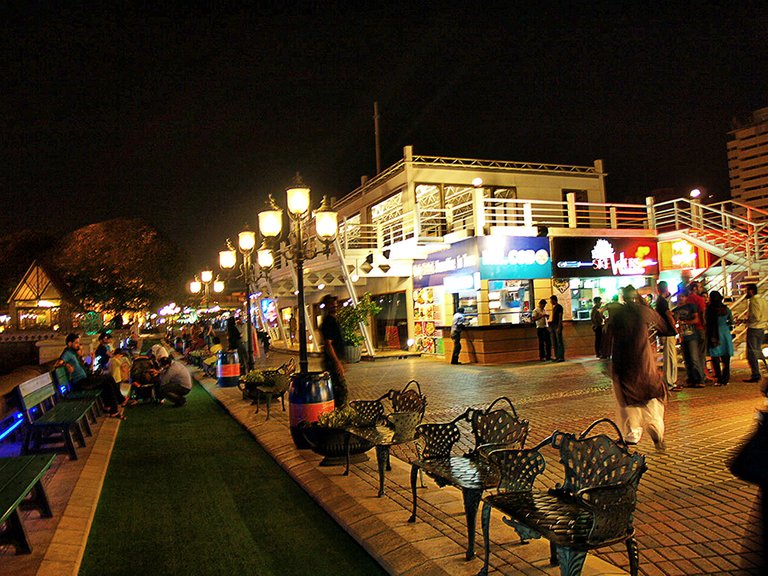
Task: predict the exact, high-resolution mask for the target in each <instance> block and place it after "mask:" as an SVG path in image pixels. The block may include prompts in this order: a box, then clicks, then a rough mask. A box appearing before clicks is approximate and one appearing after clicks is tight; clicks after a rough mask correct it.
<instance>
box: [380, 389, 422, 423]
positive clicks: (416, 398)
mask: <svg viewBox="0 0 768 576" xmlns="http://www.w3.org/2000/svg"><path fill="white" fill-rule="evenodd" d="M388 396H389V400H390V402H391V403H392V411H393V412H418V413H419V414H420V415H421V418H420V419H419V421H421V419H423V418H424V412H426V410H427V397H426V396H424V395H423V394H422V393H421V386H420V385H419V383H418V382H417V381H416V380H411V381H410V382H408V384H406V385H405V386H404V387H403V389H402V390H390V391H389V393H388Z"/></svg>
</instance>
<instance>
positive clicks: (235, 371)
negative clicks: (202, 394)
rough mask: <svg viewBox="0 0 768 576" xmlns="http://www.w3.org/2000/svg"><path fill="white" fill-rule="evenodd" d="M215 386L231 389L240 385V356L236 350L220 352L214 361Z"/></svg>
mask: <svg viewBox="0 0 768 576" xmlns="http://www.w3.org/2000/svg"><path fill="white" fill-rule="evenodd" d="M216 378H218V382H217V384H218V385H219V386H220V387H221V388H231V387H232V386H237V385H238V384H239V383H240V356H239V355H238V354H237V350H222V351H221V352H219V359H218V360H217V361H216Z"/></svg>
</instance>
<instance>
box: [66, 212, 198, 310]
mask: <svg viewBox="0 0 768 576" xmlns="http://www.w3.org/2000/svg"><path fill="white" fill-rule="evenodd" d="M51 261H52V262H53V264H54V266H55V267H56V269H57V270H58V272H59V274H60V275H61V276H62V278H63V279H64V280H65V281H66V283H67V284H68V285H69V287H70V289H71V291H72V294H73V295H74V296H75V297H76V298H77V299H79V300H80V301H81V303H82V306H83V307H84V308H86V309H91V310H98V311H104V312H125V311H129V310H144V309H147V308H152V307H155V306H157V305H162V304H165V303H167V302H169V301H171V300H174V299H176V297H177V296H178V294H177V292H178V291H179V289H178V287H180V286H183V285H184V279H185V278H186V276H187V272H186V255H185V254H183V253H182V252H181V251H180V250H179V249H178V248H177V247H176V246H175V245H174V244H173V243H171V242H170V241H169V240H168V239H166V238H164V237H163V236H162V235H161V234H160V233H159V232H158V231H157V230H156V229H155V228H153V227H152V226H150V225H149V224H147V223H145V222H143V221H141V220H136V219H129V218H117V219H115V220H108V221H106V222H99V223H98V224H91V225H89V226H84V227H83V228H79V229H78V230H75V231H74V232H72V233H71V234H69V235H68V236H66V237H64V238H63V239H62V240H61V241H60V242H59V244H58V246H57V247H56V249H55V251H54V253H53V254H51Z"/></svg>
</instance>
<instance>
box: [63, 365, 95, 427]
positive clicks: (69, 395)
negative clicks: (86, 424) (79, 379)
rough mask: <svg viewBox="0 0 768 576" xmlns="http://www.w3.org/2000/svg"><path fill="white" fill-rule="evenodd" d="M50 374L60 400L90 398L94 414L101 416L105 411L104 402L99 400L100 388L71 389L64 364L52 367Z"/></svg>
mask: <svg viewBox="0 0 768 576" xmlns="http://www.w3.org/2000/svg"><path fill="white" fill-rule="evenodd" d="M51 376H52V377H53V382H54V383H55V384H56V387H57V392H58V395H59V397H60V398H61V399H62V400H92V401H93V403H94V404H93V411H94V416H97V415H98V416H101V415H102V414H104V413H105V410H104V404H103V403H102V401H101V390H72V383H71V382H70V381H69V373H68V372H67V369H66V368H65V367H64V366H59V367H58V368H54V369H53V370H52V371H51Z"/></svg>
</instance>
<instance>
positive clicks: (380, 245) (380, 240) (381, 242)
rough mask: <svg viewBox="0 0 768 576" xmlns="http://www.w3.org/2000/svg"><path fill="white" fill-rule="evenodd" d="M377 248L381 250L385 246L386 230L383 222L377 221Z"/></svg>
mask: <svg viewBox="0 0 768 576" xmlns="http://www.w3.org/2000/svg"><path fill="white" fill-rule="evenodd" d="M376 248H378V249H379V250H381V249H382V248H384V230H383V229H382V227H381V222H377V223H376Z"/></svg>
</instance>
